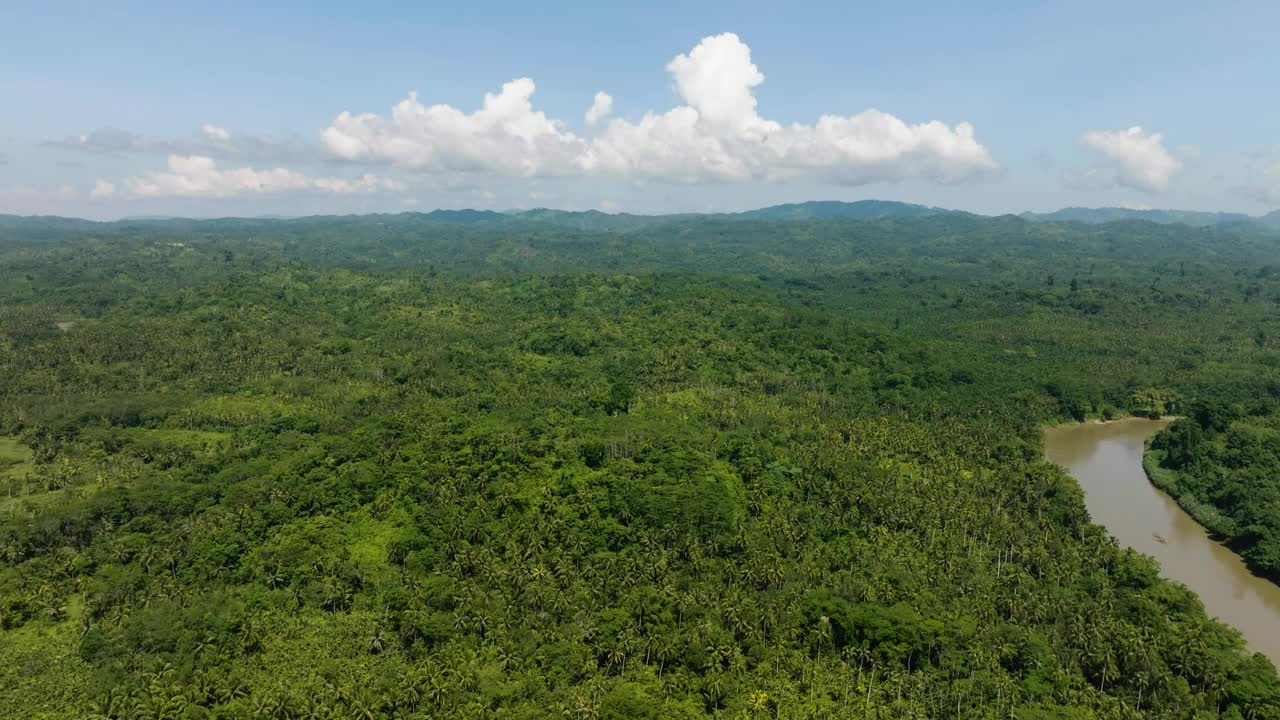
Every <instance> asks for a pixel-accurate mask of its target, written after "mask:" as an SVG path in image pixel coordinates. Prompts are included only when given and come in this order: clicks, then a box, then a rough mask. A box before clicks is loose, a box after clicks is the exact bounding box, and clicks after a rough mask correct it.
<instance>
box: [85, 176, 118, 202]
mask: <svg viewBox="0 0 1280 720" xmlns="http://www.w3.org/2000/svg"><path fill="white" fill-rule="evenodd" d="M115 194H116V184H115V183H113V182H108V181H106V180H103V179H101V178H99V179H98V181H97V182H95V183H94V184H93V189H92V190H90V191H89V197H91V198H93V199H94V200H101V199H103V198H109V197H111V196H112V195H115Z"/></svg>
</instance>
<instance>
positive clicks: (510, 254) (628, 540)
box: [0, 213, 1280, 718]
mask: <svg viewBox="0 0 1280 720" xmlns="http://www.w3.org/2000/svg"><path fill="white" fill-rule="evenodd" d="M604 217H605V219H603V220H601V219H600V218H582V217H578V216H575V217H573V218H572V219H571V221H564V220H563V219H557V218H554V217H553V218H537V219H528V218H525V219H521V218H516V219H502V220H500V221H496V222H491V221H488V220H486V221H482V222H453V221H442V220H440V219H439V218H431V217H427V216H421V215H411V214H410V215H399V216H362V217H344V218H306V219H300V220H291V221H262V220H219V221H183V220H175V221H166V222H124V223H111V224H89V223H81V222H79V221H63V220H41V219H37V220H21V221H17V220H11V221H6V222H5V223H0V378H4V381H3V382H0V436H3V437H2V438H0V490H2V491H3V495H2V496H0V625H2V626H3V630H0V659H3V662H0V687H3V688H9V690H7V691H6V692H4V693H0V715H5V716H8V715H14V716H22V717H83V716H86V715H93V716H97V717H109V718H152V717H225V718H233V717H235V718H239V717H264V718H265V717H271V718H290V717H298V718H301V717H335V718H336V717H342V718H347V717H368V718H374V717H423V718H426V717H432V718H435V717H458V718H472V717H500V718H523V717H530V718H532V717H546V716H549V715H557V716H560V717H572V718H628V717H635V718H659V717H661V718H702V717H734V718H737V717H787V718H795V717H802V718H803V717H939V718H941V717H965V718H970V717H990V718H996V717H1002V718H1003V717H1018V718H1086V717H1105V718H1128V717H1171V718H1173V717H1178V718H1182V717H1187V718H1190V717H1219V716H1221V717H1239V718H1267V717H1271V718H1276V717H1280V681H1277V679H1276V674H1275V670H1274V668H1272V667H1271V665H1270V663H1268V662H1267V661H1266V659H1265V658H1263V657H1262V656H1259V655H1252V656H1251V655H1249V654H1248V653H1247V652H1246V651H1245V650H1244V645H1243V642H1242V641H1241V639H1240V638H1239V636H1238V634H1237V633H1235V632H1234V631H1233V630H1230V629H1228V628H1225V627H1223V626H1221V625H1219V624H1217V623H1215V622H1213V621H1211V620H1210V619H1208V618H1207V617H1206V616H1205V613H1204V611H1203V608H1202V607H1201V605H1200V603H1199V601H1198V600H1197V599H1196V598H1195V597H1194V596H1193V595H1192V594H1190V593H1189V592H1188V591H1186V590H1185V589H1183V588H1181V587H1178V586H1176V585H1173V584H1171V583H1169V582H1167V581H1164V580H1162V579H1160V577H1159V576H1158V573H1157V569H1156V567H1155V566H1154V564H1153V563H1152V562H1151V561H1150V560H1149V559H1146V558H1143V557H1140V556H1137V555H1136V554H1134V553H1133V552H1131V551H1128V550H1124V549H1121V548H1119V547H1118V546H1117V545H1116V544H1115V543H1114V541H1113V540H1111V539H1110V538H1109V537H1107V535H1106V533H1105V532H1104V531H1102V530H1101V529H1100V528H1097V527H1096V526H1093V525H1091V524H1090V523H1089V521H1088V517H1087V513H1086V511H1085V509H1084V504H1083V499H1082V495H1081V493H1080V490H1079V488H1078V487H1077V486H1076V484H1075V483H1074V481H1072V480H1071V479H1070V478H1068V477H1066V476H1065V475H1064V474H1063V473H1062V472H1061V471H1060V470H1058V469H1056V468H1054V467H1052V466H1049V465H1048V464H1046V463H1044V462H1043V461H1042V460H1041V452H1040V439H1039V428H1040V427H1041V426H1042V425H1043V424H1044V423H1046V422H1051V421H1056V420H1060V419H1065V418H1077V419H1080V418H1084V417H1088V416H1102V415H1109V416H1114V415H1119V414H1127V413H1140V414H1154V413H1182V412H1186V411H1187V410H1186V409H1188V408H1192V407H1200V406H1201V405H1203V404H1204V403H1222V404H1227V405H1231V404H1238V405H1241V407H1243V404H1245V403H1248V404H1249V407H1250V408H1252V409H1254V410H1256V413H1255V414H1257V415H1263V414H1268V413H1273V412H1275V411H1276V403H1277V401H1278V400H1280V374H1278V372H1277V368H1280V350H1278V349H1277V348H1276V347H1275V345H1274V343H1273V342H1272V341H1271V340H1270V338H1280V322H1278V321H1280V277H1277V269H1278V268H1280V265H1277V264H1276V263H1277V258H1278V257H1280V254H1278V253H1277V238H1276V237H1275V236H1274V235H1272V234H1269V233H1267V232H1264V231H1261V230H1257V229H1255V228H1251V227H1206V228H1196V229H1192V228H1188V227H1185V226H1180V225H1155V224H1151V223H1144V222H1126V223H1113V224H1104V225H1077V224H1058V223H1031V222H1028V221H1026V220H1022V219H1018V218H1013V217H1004V218H980V217H976V216H969V215H963V214H949V213H944V214H929V215H923V216H921V217H905V218H904V217H876V218H870V219H857V218H854V219H850V218H827V219H823V218H811V217H793V218H790V219H780V220H763V221H755V220H749V219H742V218H715V217H711V218H706V217H702V218H699V217H678V218H670V219H665V220H661V219H658V220H655V219H644V220H641V221H637V220H631V219H625V218H624V220H617V221H615V220H609V219H608V218H609V217H612V216H604ZM588 220H590V221H591V222H588ZM1271 507H1272V508H1273V511H1274V505H1272V506H1271ZM1272 519H1274V517H1273V518H1272ZM1263 522H1266V520H1265V519H1264V520H1263Z"/></svg>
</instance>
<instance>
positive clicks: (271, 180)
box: [94, 155, 404, 198]
mask: <svg viewBox="0 0 1280 720" xmlns="http://www.w3.org/2000/svg"><path fill="white" fill-rule="evenodd" d="M98 183H99V185H98V186H95V188H94V190H95V191H97V190H98V188H99V187H102V188H103V190H104V191H105V192H106V193H107V195H110V194H113V193H114V192H115V186H114V184H113V183H110V182H106V181H102V180H99V181H98ZM124 187H125V188H126V190H127V191H128V194H129V195H131V196H134V197H172V196H194V197H215V198H220V197H231V196H235V195H261V194H272V193H285V192H299V191H316V192H325V193H337V194H351V193H368V192H374V191H376V190H384V189H385V190H403V189H404V186H403V185H402V184H401V183H399V182H397V181H395V180H392V179H389V178H380V177H378V176H376V175H371V174H365V175H362V176H360V177H358V178H355V179H353V180H351V179H345V178H333V177H319V178H313V177H309V176H307V175H304V174H302V173H299V172H296V171H293V170H288V169H285V168H273V169H270V170H256V169H254V168H251V167H242V168H233V169H229V170H223V169H220V168H219V167H218V163H217V162H216V161H215V160H214V159H213V158H210V157H204V156H200V155H185V156H184V155H170V156H169V162H168V170H167V171H164V172H151V173H147V174H146V175H141V176H135V177H130V178H128V179H126V180H125V181H124ZM108 188H109V190H108ZM104 197H105V195H104Z"/></svg>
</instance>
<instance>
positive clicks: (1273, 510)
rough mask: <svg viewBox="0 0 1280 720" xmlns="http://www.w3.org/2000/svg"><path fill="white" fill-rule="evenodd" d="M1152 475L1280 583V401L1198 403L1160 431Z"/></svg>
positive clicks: (1154, 447)
mask: <svg viewBox="0 0 1280 720" xmlns="http://www.w3.org/2000/svg"><path fill="white" fill-rule="evenodd" d="M1146 465H1147V473H1148V474H1149V475H1150V476H1151V478H1152V480H1153V481H1154V482H1155V483H1156V485H1157V486H1159V487H1160V488H1161V489H1163V490H1165V491H1166V492H1168V493H1169V494H1170V495H1172V496H1173V497H1175V498H1177V500H1178V502H1179V504H1181V505H1182V506H1183V507H1184V508H1186V509H1187V511H1188V512H1190V513H1191V515H1192V516H1193V517H1195V518H1196V520H1198V521H1199V522H1200V524H1201V525H1204V526H1205V527H1206V528H1208V529H1209V530H1210V531H1212V532H1213V533H1215V534H1216V535H1218V536H1219V537H1220V538H1222V539H1223V540H1225V541H1226V543H1227V545H1228V546H1229V547H1231V548H1233V549H1234V550H1236V551H1237V552H1239V553H1240V555H1241V556H1242V557H1243V558H1244V559H1245V561H1246V562H1247V563H1248V564H1249V566H1250V568H1252V569H1253V570H1254V571H1255V572H1257V573H1258V574H1259V575H1263V576H1264V577H1268V578H1271V579H1272V580H1280V405H1278V404H1277V403H1276V401H1275V398H1273V397H1268V396H1263V397H1261V398H1257V399H1253V400H1251V401H1249V402H1246V403H1244V404H1242V405H1236V406H1231V405H1224V404H1215V403H1203V404H1197V405H1196V406H1195V407H1194V408H1193V413H1192V414H1190V415H1189V416H1188V417H1186V418H1183V419H1181V420H1178V421H1176V422H1174V423H1173V424H1172V425H1171V426H1170V427H1169V428H1168V429H1166V430H1165V431H1164V432H1162V433H1160V434H1159V435H1157V436H1156V437H1155V439H1154V441H1153V442H1152V448H1151V452H1150V453H1149V454H1148V456H1147V458H1146Z"/></svg>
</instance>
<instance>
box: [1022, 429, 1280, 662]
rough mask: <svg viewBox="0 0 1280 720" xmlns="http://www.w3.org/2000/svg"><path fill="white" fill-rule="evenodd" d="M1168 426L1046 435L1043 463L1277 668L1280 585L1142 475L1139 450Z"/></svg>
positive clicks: (1098, 518)
mask: <svg viewBox="0 0 1280 720" xmlns="http://www.w3.org/2000/svg"><path fill="white" fill-rule="evenodd" d="M1166 424H1168V421H1151V420H1137V419H1133V420H1122V421H1119V422H1113V423H1106V424H1101V423H1092V424H1082V425H1064V426H1061V427H1056V428H1051V429H1049V430H1047V431H1045V436H1044V446H1045V456H1046V457H1047V458H1048V459H1049V461H1050V462H1054V463H1057V464H1059V465H1061V466H1063V467H1065V468H1066V469H1067V471H1068V472H1070V473H1071V475H1072V476H1073V477H1075V478H1076V480H1077V481H1079V483H1080V486H1081V487H1083V488H1084V491H1085V504H1086V505H1088V507H1089V514H1090V516H1092V517H1093V521H1094V522H1096V523H1098V524H1099V525H1101V526H1103V527H1105V528H1106V529H1107V530H1108V531H1109V532H1110V533H1111V534H1112V535H1113V536H1115V538H1116V539H1117V540H1118V541H1119V542H1120V544H1122V545H1127V546H1129V547H1131V548H1134V549H1135V550H1138V551H1139V552H1142V553H1145V554H1147V555H1150V556H1152V557H1154V558H1155V559H1156V560H1158V561H1159V562H1160V572H1161V574H1162V575H1164V576H1165V577H1168V578H1172V579H1174V580H1177V581H1178V582H1180V583H1182V584H1184V585H1186V586H1187V587H1189V588H1191V590H1193V591H1194V592H1195V593H1196V594H1197V595H1199V596H1200V599H1201V600H1203V601H1204V605H1205V609H1206V610H1208V612H1209V614H1210V615H1213V616H1215V617H1217V618H1218V619H1219V620H1221V621H1222V622H1224V623H1226V624H1228V625H1231V626H1233V627H1235V628H1237V629H1239V630H1240V632H1242V633H1243V634H1244V637H1245V639H1246V640H1247V641H1248V642H1249V647H1250V648H1252V649H1254V650H1256V651H1258V652H1261V653H1264V654H1265V655H1266V656H1267V657H1269V658H1271V661H1272V662H1273V663H1275V664H1277V665H1278V666H1280V585H1276V584H1274V583H1272V582H1269V581H1267V580H1263V579H1262V578H1259V577H1257V576H1255V575H1253V574H1252V573H1250V572H1249V570H1248V568H1246V567H1245V565H1244V561H1242V560H1241V559H1240V558H1239V557H1238V556H1237V555H1236V554H1235V553H1232V552H1231V551H1230V550H1227V549H1226V548H1225V547H1223V546H1222V545H1219V544H1218V543H1216V542H1214V541H1213V540H1211V539H1210V538H1209V536H1208V534H1207V533H1206V532H1205V530H1204V528H1202V527H1201V526H1200V525H1199V524H1197V523H1196V521H1195V520H1193V519H1191V516H1190V515H1188V514H1187V513H1185V512H1183V510H1182V508H1180V507H1178V504H1177V503H1175V502H1174V501H1173V500H1172V499H1171V498H1170V497H1169V496H1168V495H1165V494H1164V493H1163V492H1161V491H1159V490H1157V489H1156V488H1155V486H1153V485H1152V484H1151V483H1150V482H1149V481H1148V480H1147V475H1146V473H1145V472H1143V470H1142V451H1143V442H1144V441H1145V440H1146V439H1147V438H1148V437H1150V436H1151V435H1152V434H1154V433H1155V432H1156V431H1157V430H1159V429H1160V428H1162V427H1164V426H1165V425H1166Z"/></svg>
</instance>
